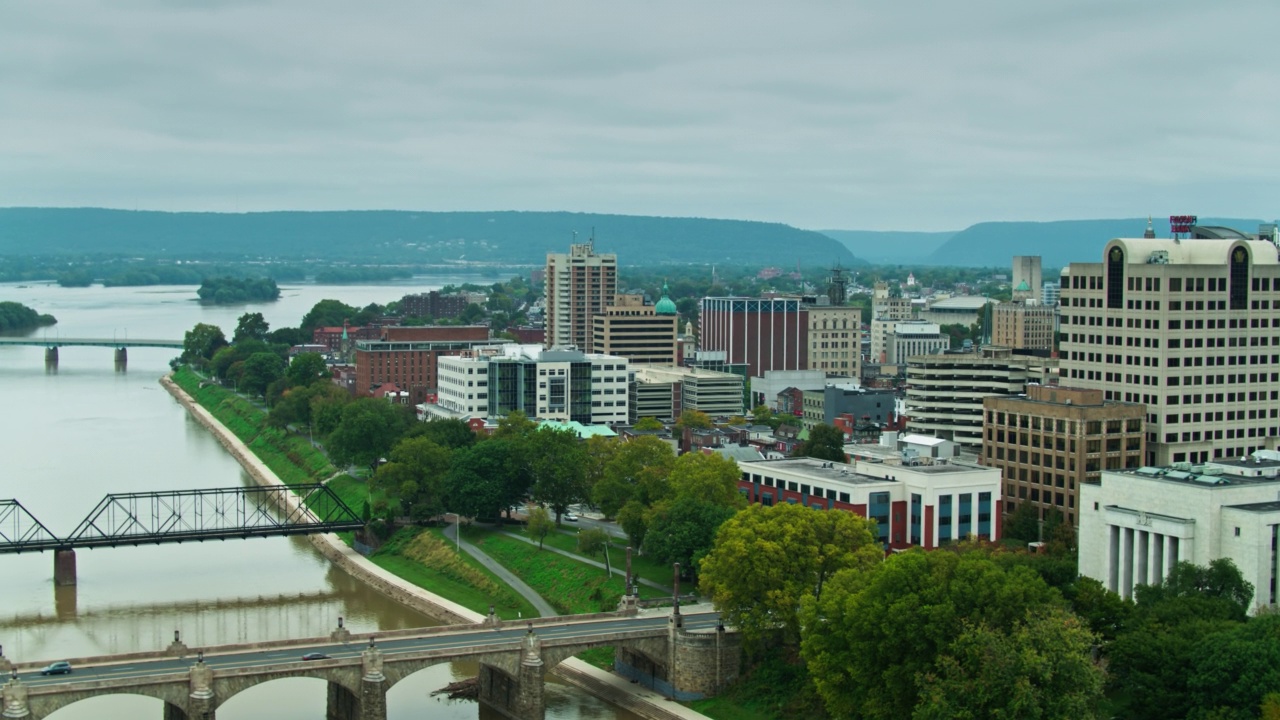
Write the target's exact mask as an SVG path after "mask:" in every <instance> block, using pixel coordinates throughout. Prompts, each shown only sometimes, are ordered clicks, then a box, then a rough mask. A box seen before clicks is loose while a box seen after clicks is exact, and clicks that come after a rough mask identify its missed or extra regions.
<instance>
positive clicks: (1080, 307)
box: [1060, 227, 1280, 466]
mask: <svg viewBox="0 0 1280 720" xmlns="http://www.w3.org/2000/svg"><path fill="white" fill-rule="evenodd" d="M1188 230H1189V232H1190V235H1191V237H1190V238H1186V239H1161V238H1136V239H1117V240H1112V241H1111V242H1109V243H1107V245H1106V248H1105V249H1104V250H1103V254H1102V262H1099V263H1071V265H1070V266H1069V267H1068V268H1067V269H1066V270H1064V271H1063V273H1062V299H1061V316H1062V329H1061V332H1062V335H1063V338H1062V344H1061V353H1060V354H1061V358H1062V382H1063V383H1064V384H1069V385H1074V386H1078V387H1085V388H1095V389H1100V390H1102V391H1103V396H1104V398H1106V399H1108V400H1122V401H1124V402H1137V403H1145V404H1146V405H1147V413H1148V414H1147V450H1146V455H1147V457H1146V460H1145V464H1147V465H1152V466H1157V465H1169V464H1171V463H1180V462H1191V463H1203V462H1205V461H1208V460H1212V459H1214V458H1236V457H1240V456H1243V455H1248V454H1249V453H1251V452H1253V451H1254V450H1256V449H1258V448H1262V447H1265V445H1266V438H1268V437H1275V436H1277V435H1280V417H1277V415H1278V414H1280V262H1278V260H1277V251H1276V246H1275V245H1273V244H1272V243H1270V242H1266V241H1263V240H1258V239H1257V238H1255V237H1254V236H1250V235H1245V234H1243V233H1240V232H1236V231H1234V230H1229V229H1227V228H1205V227H1190V228H1188Z"/></svg>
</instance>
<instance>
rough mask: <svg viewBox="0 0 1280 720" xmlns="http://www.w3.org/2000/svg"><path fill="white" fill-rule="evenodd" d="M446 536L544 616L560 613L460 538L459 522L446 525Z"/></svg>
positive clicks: (513, 574) (522, 582) (491, 559)
mask: <svg viewBox="0 0 1280 720" xmlns="http://www.w3.org/2000/svg"><path fill="white" fill-rule="evenodd" d="M444 536H445V537H446V538H448V539H449V541H450V542H454V543H457V544H458V546H459V547H461V548H462V549H463V550H466V551H467V554H468V555H470V556H471V557H473V558H475V559H476V560H479V561H480V564H481V565H483V566H485V567H486V568H488V569H489V571H490V572H492V573H493V574H494V575H497V576H498V578H499V579H500V580H502V581H503V582H505V583H506V584H508V585H510V586H511V589H512V590H515V591H516V592H518V593H520V594H521V595H523V596H524V599H525V600H528V601H529V602H530V603H532V604H533V606H534V607H535V608H536V609H537V610H538V613H539V614H541V615H542V617H551V616H553V615H559V614H560V613H558V612H556V609H555V608H553V607H551V604H550V603H548V602H547V601H546V600H543V599H542V596H541V595H539V594H538V593H537V591H536V590H534V589H533V588H531V587H529V586H528V585H527V584H526V583H525V581H523V580H521V579H520V578H518V577H516V576H515V573H512V572H511V571H510V570H508V569H506V568H504V567H502V565H501V564H500V563H499V562H498V561H497V560H494V559H493V558H491V557H489V556H488V555H486V554H485V553H484V551H483V550H481V549H480V548H478V547H476V546H475V545H472V544H471V543H469V542H467V541H466V540H461V541H460V540H459V539H458V526H457V524H452V525H447V526H445V528H444ZM601 567H604V566H603V565H602V566H601Z"/></svg>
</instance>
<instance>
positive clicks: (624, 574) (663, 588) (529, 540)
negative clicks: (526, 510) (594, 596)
mask: <svg viewBox="0 0 1280 720" xmlns="http://www.w3.org/2000/svg"><path fill="white" fill-rule="evenodd" d="M499 532H501V533H502V534H503V535H506V536H507V537H511V538H515V539H516V540H522V541H524V542H527V543H529V544H530V545H537V544H538V543H537V541H535V540H534V539H533V538H529V537H525V536H524V535H521V534H519V533H513V532H507V531H506V530H500V531H499ZM542 549H543V550H550V551H551V552H553V553H555V554H557V555H563V556H565V557H567V558H571V559H573V560H577V561H578V562H580V563H586V564H588V565H590V566H591V567H596V568H600V569H601V570H604V569H605V564H604V563H602V562H600V561H599V560H591V559H588V558H584V557H582V556H581V555H575V554H573V553H571V552H569V551H568V550H561V549H560V548H554V547H549V546H546V545H544V546H543V547H542ZM610 569H611V570H612V571H613V574H614V575H618V576H621V577H622V578H623V579H626V577H627V571H626V569H625V568H618V567H611V568H610ZM635 581H636V582H637V583H639V584H641V585H644V586H645V587H650V588H653V589H654V590H661V591H662V592H664V593H666V594H668V595H671V594H674V592H675V591H674V590H672V589H671V588H670V587H666V586H663V585H662V584H660V583H656V582H654V581H652V580H646V579H644V578H642V577H640V576H639V575H636V576H635Z"/></svg>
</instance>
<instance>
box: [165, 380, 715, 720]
mask: <svg viewBox="0 0 1280 720" xmlns="http://www.w3.org/2000/svg"><path fill="white" fill-rule="evenodd" d="M160 384H161V385H162V386H163V387H164V388H165V390H167V391H168V392H169V394H170V395H172V396H173V398H174V399H175V400H177V401H178V402H179V403H180V404H181V405H182V406H183V407H185V408H186V409H187V412H189V413H190V414H191V417H193V418H195V420H196V422H198V423H200V425H201V426H203V427H204V428H205V429H207V430H208V431H209V432H210V433H212V434H213V436H214V437H215V438H216V439H217V440H218V443H219V444H220V445H222V447H223V448H225V449H226V451H227V452H228V453H230V454H231V456H232V457H234V458H235V459H236V462H238V463H240V467H242V468H244V470H245V472H247V473H248V474H249V477H251V478H253V481H254V482H256V483H258V484H259V485H263V486H266V487H273V486H281V487H283V486H284V485H285V483H284V482H283V481H282V480H280V478H279V477H278V476H276V474H275V473H273V472H272V471H271V469H270V468H268V467H267V466H266V465H265V464H264V463H263V462H262V461H261V460H259V459H258V456H257V455H254V454H253V451H252V450H250V449H249V448H248V446H246V445H245V444H244V443H243V442H241V440H240V438H238V437H236V436H235V434H234V433H232V432H231V431H230V430H229V429H227V427H226V426H225V425H223V424H222V423H221V422H219V421H218V419H217V418H215V417H214V416H213V414H212V413H210V412H209V411H208V410H206V409H205V408H204V406H203V405H201V404H200V403H198V402H196V401H195V399H194V398H192V397H191V396H190V395H188V394H187V393H186V391H185V390H183V389H182V388H180V387H178V385H177V383H175V382H173V379H172V378H170V377H169V376H167V375H166V376H164V377H162V378H160ZM288 497H289V498H290V502H293V503H294V504H295V505H296V504H298V503H300V500H299V499H298V498H297V497H296V496H294V495H289V496H288ZM307 539H308V540H309V541H310V542H311V544H312V545H314V546H315V547H316V549H317V550H319V551H320V553H321V554H322V555H324V556H325V557H326V558H328V559H329V560H330V561H331V562H333V563H334V564H336V565H337V566H338V567H340V568H342V569H343V570H344V571H345V572H346V573H347V574H349V575H351V576H352V577H354V578H356V579H358V580H360V581H362V582H364V583H367V584H368V585H369V586H370V587H372V588H374V589H375V590H377V591H379V592H381V593H383V594H384V595H386V596H387V597H389V598H391V599H392V600H395V601H396V602H398V603H401V604H402V605H404V606H406V607H409V608H412V609H414V610H417V611H418V612H420V613H422V614H424V615H428V616H430V617H433V618H435V619H437V620H440V621H441V622H445V623H458V624H462V623H479V622H483V621H484V620H485V617H484V616H483V615H481V614H480V613H477V612H473V611H472V610H469V609H467V608H465V607H463V606H461V605H459V604H457V603H455V602H453V601H451V600H449V599H447V598H443V597H441V596H439V595H436V594H435V593H431V592H428V591H427V590H424V589H422V588H420V587H418V586H417V585H414V584H412V583H410V582H408V581H406V580H404V579H401V578H399V577H396V576H395V575H393V574H391V573H389V572H387V571H386V570H383V569H382V568H380V567H378V566H377V565H374V564H373V563H372V562H370V561H369V560H368V558H365V557H363V556H362V555H360V554H359V553H357V552H356V551H355V550H353V549H351V548H349V547H347V545H346V544H345V543H343V542H342V541H341V540H339V539H338V537H337V536H336V535H333V534H323V535H321V534H317V535H308V536H307ZM552 672H555V674H556V675H557V676H558V677H559V678H561V679H562V680H564V681H565V682H566V683H568V684H570V685H574V686H575V687H578V688H580V689H582V690H584V691H586V692H588V693H591V694H592V695H595V696H596V697H598V698H600V699H601V700H605V701H607V702H611V703H614V704H615V705H618V706H620V707H623V708H626V709H627V710H630V711H631V712H633V713H635V714H637V715H640V716H642V717H646V718H649V719H650V720H673V719H675V720H709V719H708V718H707V716H705V715H703V714H701V713H698V712H696V711H694V710H690V709H689V708H687V707H684V706H683V705H680V704H678V703H676V702H674V701H671V700H667V699H666V698H664V697H662V696H661V695H660V694H658V693H655V692H652V691H649V690H646V689H644V688H641V687H639V686H638V685H635V684H632V683H630V682H629V681H628V680H626V679H624V678H621V677H619V676H618V675H615V674H613V673H610V672H608V671H605V670H601V669H600V668H597V667H595V666H593V665H591V664H589V663H586V662H584V661H582V660H578V659H576V658H569V659H568V660H565V661H563V662H561V663H560V665H558V666H557V667H556V668H555V669H554V670H553V671H552Z"/></svg>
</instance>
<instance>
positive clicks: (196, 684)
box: [165, 657, 217, 720]
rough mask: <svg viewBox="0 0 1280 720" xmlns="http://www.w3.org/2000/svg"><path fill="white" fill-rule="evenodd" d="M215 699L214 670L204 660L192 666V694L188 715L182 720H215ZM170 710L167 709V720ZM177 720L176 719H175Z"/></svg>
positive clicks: (189, 700) (188, 704)
mask: <svg viewBox="0 0 1280 720" xmlns="http://www.w3.org/2000/svg"><path fill="white" fill-rule="evenodd" d="M216 707H217V704H216V703H215V702H214V697H213V670H212V669H211V668H210V667H209V666H208V665H205V664H204V658H203V657H202V658H201V659H199V660H197V661H196V664H195V665H192V666H191V694H190V695H189V696H188V698H187V714H186V717H185V718H183V719H182V720H215V717H214V708H216ZM168 713H169V710H168V709H167V708H166V709H165V718H166V720H167V719H168V717H169V714H168ZM175 720H176V719H175Z"/></svg>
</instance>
